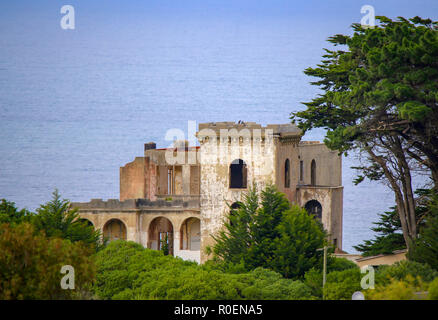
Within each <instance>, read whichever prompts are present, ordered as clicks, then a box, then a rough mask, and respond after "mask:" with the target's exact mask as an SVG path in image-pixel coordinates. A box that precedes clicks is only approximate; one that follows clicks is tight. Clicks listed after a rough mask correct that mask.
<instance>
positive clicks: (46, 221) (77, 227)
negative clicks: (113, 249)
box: [32, 190, 101, 250]
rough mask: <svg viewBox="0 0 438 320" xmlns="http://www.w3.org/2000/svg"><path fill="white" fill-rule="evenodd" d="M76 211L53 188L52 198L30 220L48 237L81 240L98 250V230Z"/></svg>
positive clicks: (99, 236)
mask: <svg viewBox="0 0 438 320" xmlns="http://www.w3.org/2000/svg"><path fill="white" fill-rule="evenodd" d="M77 211H78V210H77V209H71V208H70V202H69V201H68V200H66V199H61V196H60V195H59V193H58V190H55V191H54V192H53V198H52V200H50V201H49V202H47V203H45V204H43V205H41V206H40V207H39V208H38V209H37V214H36V215H34V216H33V219H32V222H33V224H34V226H35V229H36V230H37V231H43V232H44V233H45V234H46V235H47V236H48V237H59V238H63V239H68V240H70V241H72V242H76V241H82V242H84V243H86V244H87V245H90V246H93V247H94V248H95V249H96V250H99V249H100V248H101V240H100V239H101V235H100V231H99V230H95V229H94V227H93V226H90V225H88V224H87V222H85V221H83V220H81V219H80V217H79V214H78V212H77Z"/></svg>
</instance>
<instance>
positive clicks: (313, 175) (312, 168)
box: [310, 159, 316, 186]
mask: <svg viewBox="0 0 438 320" xmlns="http://www.w3.org/2000/svg"><path fill="white" fill-rule="evenodd" d="M310 184H311V185H312V186H316V162H315V159H313V160H312V164H311V165H310Z"/></svg>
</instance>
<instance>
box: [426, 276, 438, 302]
mask: <svg viewBox="0 0 438 320" xmlns="http://www.w3.org/2000/svg"><path fill="white" fill-rule="evenodd" d="M427 298H428V299H429V300H438V278H435V279H434V280H433V281H432V282H431V283H430V284H429V295H428V296H427Z"/></svg>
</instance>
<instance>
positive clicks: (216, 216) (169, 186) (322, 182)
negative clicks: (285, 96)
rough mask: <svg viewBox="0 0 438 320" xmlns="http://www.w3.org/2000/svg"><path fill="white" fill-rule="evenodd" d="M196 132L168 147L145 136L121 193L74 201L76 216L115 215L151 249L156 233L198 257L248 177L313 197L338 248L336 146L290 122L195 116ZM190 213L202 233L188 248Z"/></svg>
mask: <svg viewBox="0 0 438 320" xmlns="http://www.w3.org/2000/svg"><path fill="white" fill-rule="evenodd" d="M196 136H197V139H198V141H199V144H200V146H199V147H194V146H189V145H188V142H187V141H175V143H174V146H173V148H165V149H157V148H156V145H155V143H146V144H145V146H144V147H145V151H144V156H143V157H137V158H135V160H134V161H133V162H130V163H128V164H126V165H125V166H123V167H121V168H120V201H119V200H108V201H102V200H99V199H94V200H92V201H90V202H88V203H76V204H74V206H77V207H78V208H79V214H80V216H81V217H82V218H84V219H87V220H89V221H90V222H91V223H92V224H93V225H94V226H95V228H97V229H100V230H102V232H105V225H106V224H107V223H108V222H109V221H111V220H112V219H118V220H119V221H120V222H121V223H122V224H123V226H125V227H126V239H127V240H132V241H136V242H138V243H141V244H142V245H143V246H145V247H148V248H152V249H159V247H160V242H161V240H160V239H161V238H162V237H163V235H168V236H169V237H171V241H170V245H171V251H172V252H171V253H172V254H174V255H176V256H181V257H183V258H184V259H191V260H195V261H198V262H199V261H202V262H204V261H206V260H207V259H208V258H210V257H208V256H207V255H206V252H205V249H206V247H207V246H210V245H213V244H214V243H213V239H212V235H214V234H217V232H218V231H219V230H221V228H222V227H223V222H224V219H226V217H227V214H228V212H229V208H228V205H227V204H229V205H231V204H233V203H235V202H237V201H242V200H243V195H244V193H245V192H247V191H248V188H249V187H251V186H253V185H254V186H256V188H257V190H259V191H260V190H262V189H263V188H264V187H265V186H266V185H267V184H270V183H272V184H275V185H276V186H277V188H278V189H279V190H280V191H281V192H283V193H285V194H286V196H287V198H288V199H289V201H290V202H291V203H296V204H298V205H300V206H302V207H305V206H306V204H307V203H308V202H309V201H311V200H315V201H317V202H318V203H319V204H320V206H321V221H322V223H323V226H324V228H325V229H326V230H327V231H328V233H329V235H330V239H331V240H332V241H333V242H336V246H337V247H338V248H342V206H343V187H342V170H341V168H342V163H341V157H340V156H339V155H338V154H337V152H335V151H331V150H329V149H328V148H327V147H326V146H325V145H324V144H322V143H319V142H313V141H312V142H305V141H301V138H302V132H301V130H300V129H298V128H297V127H296V126H295V125H293V124H283V125H279V124H275V125H267V126H262V125H260V124H257V123H254V122H246V123H244V122H239V123H234V122H212V123H201V124H199V130H198V132H197V133H196ZM286 160H289V174H288V175H286V172H285V163H286ZM312 160H313V161H314V162H315V170H314V171H315V176H316V181H314V182H315V184H314V185H312V181H311V175H312V174H311V163H312ZM236 163H239V168H243V167H244V170H243V169H242V171H241V173H240V178H242V177H245V181H246V185H244V186H239V187H233V186H231V185H230V176H231V173H232V171H233V170H234V169H232V164H236ZM234 168H235V167H234ZM286 180H289V184H288V185H287V184H286ZM190 218H192V219H198V220H199V224H195V225H196V226H197V228H199V230H198V231H196V232H195V234H194V235H192V233H190V237H193V239H198V238H196V237H198V236H199V240H200V243H199V244H198V245H193V247H191V248H190V247H189V246H187V241H188V240H187V239H186V237H187V236H189V234H188V233H187V232H188V231H187V230H186V231H185V232H186V233H185V234H184V233H181V232H184V231H183V230H182V229H181V228H182V226H183V225H184V226H185V227H186V228H187V224H184V223H185V221H188V220H187V219H190ZM157 219H158V220H157ZM163 219H165V220H163ZM198 220H195V221H198ZM154 221H155V222H154ZM157 221H159V223H158V222H157ZM120 225H121V224H120ZM120 225H119V224H117V225H115V227H114V226H112V228H113V229H114V230H118V229H117V228H119V227H120ZM198 226H199V227H198ZM120 228H121V227H120ZM113 229H112V230H113ZM122 229H123V228H122ZM123 230H124V229H123ZM194 230H195V229H194ZM112 232H113V233H114V232H115V231H112ZM184 239H186V240H184ZM181 241H183V242H181ZM184 241H186V242H184ZM194 241H198V240H194Z"/></svg>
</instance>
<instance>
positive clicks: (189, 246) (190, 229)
mask: <svg viewBox="0 0 438 320" xmlns="http://www.w3.org/2000/svg"><path fill="white" fill-rule="evenodd" d="M180 236H181V239H180V249H181V250H191V251H199V250H201V220H199V219H198V218H194V217H192V218H188V219H186V220H185V221H184V223H183V224H182V226H181V230H180Z"/></svg>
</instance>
